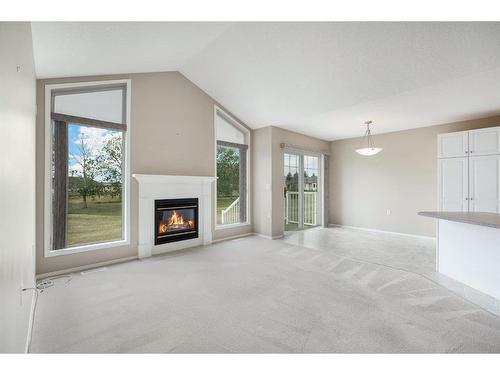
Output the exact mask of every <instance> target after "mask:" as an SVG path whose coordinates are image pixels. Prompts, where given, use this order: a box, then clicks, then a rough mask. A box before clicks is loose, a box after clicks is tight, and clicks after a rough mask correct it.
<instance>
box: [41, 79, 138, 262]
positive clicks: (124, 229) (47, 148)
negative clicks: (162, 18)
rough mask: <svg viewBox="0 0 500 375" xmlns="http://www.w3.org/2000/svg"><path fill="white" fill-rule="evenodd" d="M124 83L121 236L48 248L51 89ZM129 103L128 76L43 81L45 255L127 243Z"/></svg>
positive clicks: (49, 231)
mask: <svg viewBox="0 0 500 375" xmlns="http://www.w3.org/2000/svg"><path fill="white" fill-rule="evenodd" d="M112 85H124V86H125V89H124V92H125V95H126V97H125V100H124V105H125V113H124V115H125V123H126V124H127V130H126V131H125V132H124V133H123V134H124V135H123V136H124V139H125V142H124V143H125V157H124V158H123V161H124V163H125V165H124V167H123V188H122V189H123V192H122V205H123V211H122V215H123V219H122V233H123V238H122V239H120V240H114V241H103V242H99V243H92V244H88V245H78V246H72V247H66V248H64V249H57V250H52V236H53V232H52V225H53V223H52V220H53V218H52V173H51V171H52V150H53V144H52V116H51V115H52V91H54V90H61V89H65V90H66V89H67V90H71V89H76V90H81V89H85V88H87V87H88V88H89V89H90V90H92V89H94V88H95V90H97V91H99V89H100V88H102V89H105V88H106V87H107V86H112ZM130 104H131V80H130V79H121V80H108V81H87V82H74V83H60V84H46V85H45V118H44V158H45V160H44V171H43V173H44V216H43V217H44V224H43V225H44V256H45V257H46V258H49V257H54V256H61V255H68V254H75V253H82V252H87V251H95V250H101V249H107V248H113V247H120V246H126V245H129V244H130V134H131V121H130V120H131V117H130Z"/></svg>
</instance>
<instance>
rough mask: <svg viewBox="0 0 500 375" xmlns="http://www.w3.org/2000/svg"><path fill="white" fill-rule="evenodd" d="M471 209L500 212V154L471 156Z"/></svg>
mask: <svg viewBox="0 0 500 375" xmlns="http://www.w3.org/2000/svg"><path fill="white" fill-rule="evenodd" d="M469 211H476V212H493V213H500V155H486V156H473V157H472V156H471V157H469Z"/></svg>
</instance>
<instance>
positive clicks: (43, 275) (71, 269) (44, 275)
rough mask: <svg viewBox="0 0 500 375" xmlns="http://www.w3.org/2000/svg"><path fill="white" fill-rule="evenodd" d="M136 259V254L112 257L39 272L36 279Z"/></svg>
mask: <svg viewBox="0 0 500 375" xmlns="http://www.w3.org/2000/svg"><path fill="white" fill-rule="evenodd" d="M136 259H138V258H137V256H132V257H126V258H119V259H113V260H108V261H106V262H99V263H92V264H88V265H86V266H80V267H73V268H66V269H63V270H59V271H53V272H47V273H41V274H39V275H36V278H37V280H38V279H43V278H46V277H52V276H59V275H65V274H68V273H72V272H78V271H83V270H88V269H91V268H98V267H103V266H109V265H111V264H117V263H124V262H130V261H131V260H136Z"/></svg>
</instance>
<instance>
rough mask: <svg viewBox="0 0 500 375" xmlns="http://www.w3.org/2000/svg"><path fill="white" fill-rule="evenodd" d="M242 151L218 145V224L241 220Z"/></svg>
mask: <svg viewBox="0 0 500 375" xmlns="http://www.w3.org/2000/svg"><path fill="white" fill-rule="evenodd" d="M240 152H241V151H240V149H239V148H236V147H227V146H220V145H219V146H217V224H232V223H237V222H239V221H240V200H239V199H240V196H239V195H240V160H241V155H240ZM243 199H244V198H243Z"/></svg>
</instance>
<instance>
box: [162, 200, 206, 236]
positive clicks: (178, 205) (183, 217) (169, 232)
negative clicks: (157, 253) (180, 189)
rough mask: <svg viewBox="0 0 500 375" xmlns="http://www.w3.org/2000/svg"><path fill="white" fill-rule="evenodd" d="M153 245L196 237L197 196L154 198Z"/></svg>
mask: <svg viewBox="0 0 500 375" xmlns="http://www.w3.org/2000/svg"><path fill="white" fill-rule="evenodd" d="M154 209H155V213H154V214H155V229H154V231H155V233H154V236H155V237H154V240H155V245H161V244H164V243H169V242H176V241H183V240H187V239H192V238H198V198H180V199H158V200H155V208H154Z"/></svg>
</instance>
